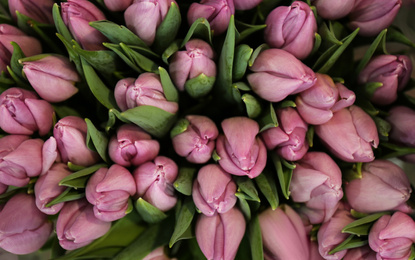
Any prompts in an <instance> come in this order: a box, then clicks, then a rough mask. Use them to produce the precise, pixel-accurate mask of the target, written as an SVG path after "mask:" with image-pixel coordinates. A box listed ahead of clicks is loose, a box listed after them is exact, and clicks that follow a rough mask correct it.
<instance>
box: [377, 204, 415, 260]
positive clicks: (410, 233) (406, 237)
mask: <svg viewBox="0 0 415 260" xmlns="http://www.w3.org/2000/svg"><path fill="white" fill-rule="evenodd" d="M413 243H415V222H414V220H413V219H412V218H411V217H410V216H408V215H406V214H405V213H402V212H399V211H398V212H395V213H394V214H393V215H392V216H390V215H383V216H382V217H380V218H379V219H378V220H377V221H376V222H375V224H373V226H372V228H371V229H370V232H369V246H370V248H372V250H373V251H375V252H376V259H409V256H410V255H411V247H412V244H413Z"/></svg>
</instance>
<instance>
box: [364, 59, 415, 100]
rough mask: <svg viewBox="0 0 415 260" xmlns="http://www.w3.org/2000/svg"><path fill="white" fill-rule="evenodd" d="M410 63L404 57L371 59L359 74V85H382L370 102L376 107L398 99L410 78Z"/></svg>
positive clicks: (409, 60)
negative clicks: (399, 93)
mask: <svg viewBox="0 0 415 260" xmlns="http://www.w3.org/2000/svg"><path fill="white" fill-rule="evenodd" d="M411 72H412V62H411V59H410V58H409V57H408V56H405V55H398V56H396V55H379V56H376V57H375V58H373V59H371V60H370V61H369V63H368V64H367V65H366V67H365V68H364V69H363V70H362V71H361V72H360V74H359V77H358V82H359V83H360V84H367V83H372V82H373V83H374V82H379V83H382V86H381V87H379V88H377V89H376V90H375V92H374V93H373V96H372V97H371V99H370V100H371V101H372V102H373V103H375V104H378V105H389V104H392V103H393V102H395V101H396V99H397V98H398V95H397V92H398V91H401V90H402V89H403V88H404V87H405V86H406V84H407V83H408V81H409V79H410V78H411Z"/></svg>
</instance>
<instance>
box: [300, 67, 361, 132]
mask: <svg viewBox="0 0 415 260" xmlns="http://www.w3.org/2000/svg"><path fill="white" fill-rule="evenodd" d="M316 77H317V81H316V83H315V84H314V85H313V86H312V87H311V88H309V89H307V90H304V91H303V92H301V93H299V94H298V96H297V98H296V99H295V103H296V105H297V111H298V113H299V114H300V115H301V117H302V118H303V119H304V121H306V122H307V123H309V124H312V125H321V124H324V123H326V122H327V121H329V120H330V119H331V118H332V117H333V112H336V111H338V110H340V109H342V108H345V107H348V106H351V105H353V103H354V101H355V99H356V96H355V94H354V93H353V91H351V90H349V89H347V88H346V87H345V86H344V85H342V84H340V83H336V84H334V82H333V80H332V79H331V78H330V76H328V75H325V74H320V73H316Z"/></svg>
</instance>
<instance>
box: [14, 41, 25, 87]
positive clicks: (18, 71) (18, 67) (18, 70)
mask: <svg viewBox="0 0 415 260" xmlns="http://www.w3.org/2000/svg"><path fill="white" fill-rule="evenodd" d="M10 44H11V45H12V46H13V53H12V57H11V59H10V68H11V69H12V71H13V73H14V74H15V75H16V76H17V77H18V79H19V81H20V82H22V83H24V84H25V85H26V86H29V85H28V83H26V80H25V78H23V75H22V69H23V65H22V64H21V63H20V62H19V60H20V59H22V58H24V57H26V56H25V54H24V53H23V51H22V49H21V48H20V46H19V45H18V44H17V43H15V42H10ZM20 82H19V83H20Z"/></svg>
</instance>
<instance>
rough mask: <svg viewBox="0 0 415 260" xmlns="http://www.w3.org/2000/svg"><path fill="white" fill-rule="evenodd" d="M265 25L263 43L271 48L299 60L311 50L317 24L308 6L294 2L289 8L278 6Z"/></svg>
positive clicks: (305, 56)
mask: <svg viewBox="0 0 415 260" xmlns="http://www.w3.org/2000/svg"><path fill="white" fill-rule="evenodd" d="M265 24H266V25H267V27H266V28H265V31H264V37H265V42H266V43H267V44H268V45H269V46H271V47H272V48H278V49H283V50H285V51H287V52H289V53H291V54H292V55H294V56H295V57H297V58H298V59H300V60H302V59H305V58H307V56H308V55H309V54H310V53H311V51H312V50H313V46H314V35H315V33H316V32H317V22H316V18H315V17H314V13H313V11H312V10H311V8H310V6H308V4H306V3H304V2H301V1H294V2H293V3H292V4H291V5H290V6H279V7H277V8H275V9H274V10H272V11H271V13H269V15H268V17H267V19H266V20H265Z"/></svg>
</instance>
